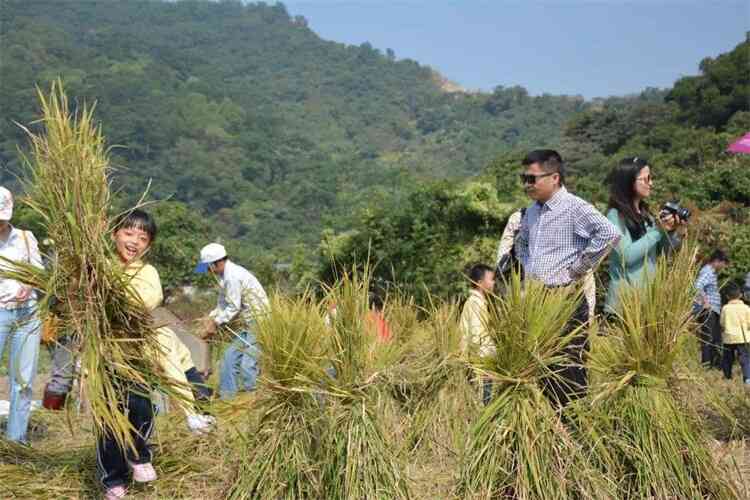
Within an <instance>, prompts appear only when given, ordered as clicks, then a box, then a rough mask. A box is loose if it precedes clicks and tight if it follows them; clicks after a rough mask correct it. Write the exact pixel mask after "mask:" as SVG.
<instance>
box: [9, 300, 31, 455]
mask: <svg viewBox="0 0 750 500" xmlns="http://www.w3.org/2000/svg"><path fill="white" fill-rule="evenodd" d="M39 337H40V328H39V319H38V318H37V316H36V310H35V308H33V307H24V308H19V309H0V357H2V353H3V351H4V349H5V342H6V340H9V343H10V353H9V355H8V379H9V384H8V385H9V386H10V398H9V399H10V415H8V428H7V430H6V436H7V438H8V440H10V441H24V440H25V439H26V429H27V428H28V426H29V416H30V415H31V390H32V384H33V383H34V376H35V375H36V364H37V360H38V358H39Z"/></svg>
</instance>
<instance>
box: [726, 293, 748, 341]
mask: <svg viewBox="0 0 750 500" xmlns="http://www.w3.org/2000/svg"><path fill="white" fill-rule="evenodd" d="M721 330H722V334H721V340H722V342H724V343H725V344H746V343H750V306H748V305H746V304H745V303H744V302H742V301H741V300H740V299H734V300H730V301H729V303H728V304H727V305H725V306H724V307H723V308H722V309H721Z"/></svg>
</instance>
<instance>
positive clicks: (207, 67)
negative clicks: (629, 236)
mask: <svg viewBox="0 0 750 500" xmlns="http://www.w3.org/2000/svg"><path fill="white" fill-rule="evenodd" d="M0 26H1V29H2V33H1V34H0V36H1V37H2V39H1V40H0V45H1V46H2V55H3V57H2V58H0V73H2V75H3V78H2V84H1V86H0V107H2V110H3V117H2V120H0V165H1V166H2V170H1V171H0V182H3V183H10V184H13V183H14V176H15V175H16V174H17V173H18V172H19V161H18V158H17V153H16V151H17V147H18V146H19V145H21V146H22V145H23V144H24V142H25V138H24V137H23V135H22V133H21V131H20V130H19V129H18V127H16V125H15V124H14V123H13V122H14V121H17V122H20V123H24V124H28V123H30V122H32V121H33V120H34V119H35V118H36V116H37V115H36V112H37V111H36V101H35V95H34V86H35V85H39V86H41V87H43V88H45V87H47V86H48V85H49V83H50V82H51V81H52V80H53V79H55V78H57V77H62V79H63V80H64V82H65V84H66V88H67V91H68V93H69V95H71V96H75V97H76V98H77V99H79V100H86V101H88V102H91V101H97V103H98V105H97V117H98V118H99V119H100V120H101V121H102V124H103V127H104V132H105V135H106V137H107V138H108V140H109V142H110V144H113V145H118V147H117V148H116V149H115V150H114V151H113V154H114V159H115V162H116V164H117V167H118V173H117V184H118V187H120V188H122V189H123V194H124V197H125V198H126V201H131V202H132V201H133V200H134V199H135V198H136V197H137V196H138V195H140V193H141V192H142V191H143V190H144V189H145V187H146V185H147V182H148V180H149V179H153V183H152V185H151V190H152V196H153V197H155V198H157V199H163V198H167V197H172V199H174V200H177V201H181V202H184V203H187V204H189V206H190V207H191V209H192V210H193V212H195V213H196V214H198V215H199V216H201V217H205V218H207V219H208V221H209V222H211V227H212V228H213V231H214V232H215V233H216V234H217V235H221V236H223V237H224V238H226V239H229V240H231V241H233V242H234V244H235V245H236V247H238V248H242V251H243V252H246V253H247V254H248V255H256V254H267V253H268V251H269V250H272V251H273V252H277V253H284V252H287V251H288V249H289V248H291V247H292V246H293V244H295V243H303V244H305V245H306V246H308V247H313V248H314V245H316V244H317V242H318V241H319V237H320V229H321V227H322V226H323V225H324V224H325V225H327V226H331V227H333V228H335V229H341V228H345V227H346V226H347V225H348V224H349V222H350V219H349V217H350V214H352V213H353V211H354V209H355V208H356V207H359V206H363V205H364V204H365V203H366V202H367V200H368V199H371V198H372V197H373V196H375V197H377V196H378V193H390V194H394V193H399V192H400V191H401V190H402V189H403V188H404V187H405V186H406V187H407V188H409V189H410V187H411V186H413V185H414V184H415V183H418V182H420V181H422V180H426V179H439V178H464V177H466V176H469V175H472V174H476V173H479V172H480V171H481V169H482V168H483V166H484V165H485V164H486V163H487V162H488V161H489V160H490V159H491V158H493V157H494V156H495V155H497V154H498V153H499V152H502V151H507V150H510V149H512V148H515V147H529V146H532V145H535V146H536V145H541V144H544V145H555V144H557V142H558V140H559V138H560V130H561V126H562V124H563V122H564V121H565V120H566V119H568V118H569V117H570V116H571V115H572V114H573V113H574V112H576V111H580V110H581V109H583V107H584V102H583V100H582V99H581V98H579V97H555V96H549V95H544V96H539V97H532V96H529V95H528V93H527V92H526V91H525V89H523V88H522V87H511V88H501V87H499V88H498V89H496V91H495V92H494V93H492V94H476V93H463V92H446V91H444V90H443V89H442V88H441V87H442V86H444V82H441V80H440V78H439V77H436V75H435V71H434V70H433V69H431V68H429V67H425V66H421V65H420V64H418V63H417V62H415V61H412V60H399V59H398V57H397V55H395V54H393V52H392V51H388V52H387V53H386V54H382V53H381V52H379V51H378V50H376V49H374V48H372V47H371V46H370V45H369V44H367V43H365V44H363V45H361V46H358V47H356V46H345V45H342V44H339V43H334V42H329V41H324V40H322V39H320V38H319V37H318V36H317V35H316V34H315V33H314V32H313V31H311V30H310V29H309V28H308V27H307V22H306V21H305V19H304V18H302V17H299V16H296V17H291V16H290V15H289V14H288V13H287V11H286V10H285V8H284V6H283V5H280V4H276V5H273V6H269V5H265V4H262V3H260V4H247V5H243V4H241V3H240V2H236V1H224V2H220V3H214V2H207V1H181V2H174V3H165V2H158V1H125V0H120V1H81V2H73V1H69V2H65V8H61V5H60V3H59V2H57V1H54V0H35V1H34V2H28V1H25V0H5V1H4V2H3V5H2V9H0ZM498 57H499V58H501V57H502V54H501V53H499V54H498Z"/></svg>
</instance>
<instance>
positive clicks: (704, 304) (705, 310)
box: [693, 250, 729, 370]
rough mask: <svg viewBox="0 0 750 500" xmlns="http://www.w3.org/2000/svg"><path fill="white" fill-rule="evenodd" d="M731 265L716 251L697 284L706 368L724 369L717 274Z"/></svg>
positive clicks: (702, 360) (697, 310)
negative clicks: (722, 367)
mask: <svg viewBox="0 0 750 500" xmlns="http://www.w3.org/2000/svg"><path fill="white" fill-rule="evenodd" d="M728 264H729V257H727V255H726V254H725V253H724V252H722V251H721V250H715V251H714V252H713V253H712V254H711V257H709V258H708V262H707V263H706V265H704V266H703V267H702V268H701V270H700V272H699V273H698V279H697V280H696V281H695V290H696V291H697V295H696V298H695V304H693V312H695V313H696V314H697V315H698V323H699V324H700V331H699V334H700V340H701V363H703V365H704V366H705V367H706V368H716V369H717V370H718V369H719V368H720V367H721V325H720V324H719V319H720V315H721V294H720V293H719V278H718V276H717V274H718V273H719V271H721V270H722V269H724V268H725V267H726V266H727V265H728Z"/></svg>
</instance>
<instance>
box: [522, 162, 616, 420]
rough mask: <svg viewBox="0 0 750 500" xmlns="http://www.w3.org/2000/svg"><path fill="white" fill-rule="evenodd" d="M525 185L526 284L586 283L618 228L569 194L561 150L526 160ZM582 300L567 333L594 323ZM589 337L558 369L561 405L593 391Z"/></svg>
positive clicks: (553, 384)
mask: <svg viewBox="0 0 750 500" xmlns="http://www.w3.org/2000/svg"><path fill="white" fill-rule="evenodd" d="M523 165H524V167H526V172H525V173H523V174H521V180H522V182H523V184H524V188H525V189H526V194H527V195H528V196H529V198H531V199H532V200H535V203H534V204H532V205H531V206H530V207H529V208H527V209H526V213H525V215H524V217H523V220H522V221H521V229H520V231H519V233H518V238H517V240H516V246H515V248H516V255H518V258H519V260H520V261H521V264H522V265H523V267H524V272H525V276H526V279H535V280H539V281H541V282H543V283H544V284H545V285H547V286H549V287H555V288H556V287H565V286H569V285H572V284H574V283H576V282H578V281H579V280H581V279H582V278H583V277H584V276H585V275H586V273H588V272H589V271H591V270H592V269H594V268H595V267H596V266H597V265H598V264H599V263H600V262H601V261H602V259H604V258H605V257H606V256H607V254H608V253H609V252H610V251H611V250H612V248H614V246H615V245H617V243H618V241H619V238H620V236H619V233H618V231H617V229H616V228H615V227H614V226H613V225H612V224H611V223H610V222H609V221H608V220H607V218H606V217H604V215H602V214H601V213H600V212H599V211H598V210H597V209H596V208H594V207H593V206H592V205H591V204H590V203H588V202H586V201H584V200H582V199H581V198H578V197H577V196H574V195H572V194H570V193H569V192H568V190H567V189H565V170H564V166H563V161H562V158H561V157H560V154H559V153H558V152H557V151H554V150H551V149H541V150H536V151H532V152H531V153H529V154H528V155H526V158H525V159H524V160H523ZM588 316H589V314H588V308H587V307H586V301H585V300H581V301H580V304H579V306H578V308H577V309H576V312H575V314H574V315H573V318H572V319H571V321H570V322H569V324H568V325H567V327H566V331H565V332H563V334H565V333H568V332H570V331H572V330H573V329H575V328H577V327H579V326H580V325H583V324H585V323H586V322H587V321H588ZM587 350H588V336H587V334H586V332H585V331H584V332H582V333H581V334H580V335H578V336H577V337H576V339H575V340H574V341H572V342H571V343H570V344H569V346H568V347H567V349H566V354H567V356H568V358H569V361H570V362H569V363H567V364H565V365H564V366H560V367H555V371H556V372H557V373H558V375H559V379H557V378H555V379H550V380H549V381H548V384H547V388H546V389H547V394H548V397H550V399H552V400H553V401H554V402H555V403H557V404H559V405H560V406H564V405H566V404H567V403H568V402H569V401H570V400H572V399H575V398H577V397H579V396H580V395H582V394H583V392H585V390H586V386H587V374H586V369H585V367H584V356H585V353H586V351H587Z"/></svg>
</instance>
